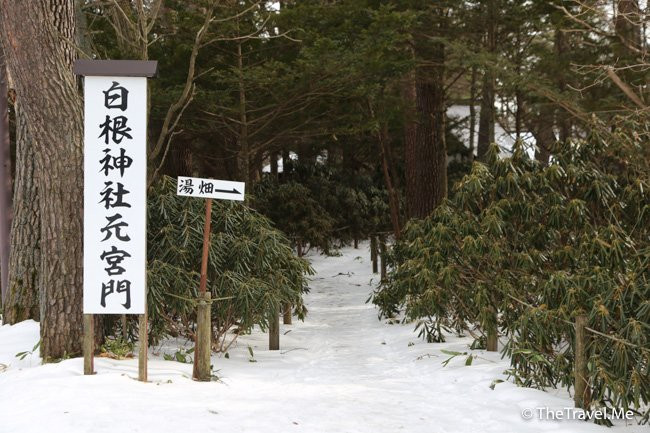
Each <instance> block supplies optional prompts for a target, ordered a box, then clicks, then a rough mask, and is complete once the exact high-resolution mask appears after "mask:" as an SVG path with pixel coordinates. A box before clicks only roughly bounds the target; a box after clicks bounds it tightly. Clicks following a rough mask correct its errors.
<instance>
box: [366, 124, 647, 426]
mask: <svg viewBox="0 0 650 433" xmlns="http://www.w3.org/2000/svg"><path fill="white" fill-rule="evenodd" d="M639 125H640V124H632V125H627V128H621V129H619V132H618V133H617V134H616V135H611V134H609V133H606V134H605V135H603V136H602V137H601V136H598V135H597V134H594V135H592V137H590V138H589V140H585V141H580V142H576V143H574V144H572V145H567V146H563V147H562V148H558V149H556V153H554V161H553V162H552V163H551V164H550V165H548V166H544V165H541V164H539V163H537V162H536V161H533V160H531V159H529V158H528V157H527V156H526V154H525V153H524V152H523V151H521V149H519V150H516V151H515V154H514V155H513V157H512V158H506V159H498V158H497V157H496V151H497V150H496V148H493V149H492V153H491V155H489V158H488V162H487V164H482V163H474V166H473V168H472V171H471V173H470V174H469V175H468V176H466V177H465V178H463V179H462V181H461V182H459V183H458V185H457V187H456V190H455V194H454V196H453V198H452V199H451V200H449V201H447V202H446V203H444V204H443V205H442V206H440V207H439V208H438V209H437V210H436V211H435V212H434V214H433V215H432V216H431V217H429V218H427V219H425V220H422V221H412V222H411V223H410V224H409V225H408V226H407V227H406V229H405V231H404V233H403V238H402V240H401V241H400V242H398V243H397V244H396V246H395V248H394V251H393V252H392V258H393V260H394V262H395V267H394V271H393V272H391V274H390V277H389V280H388V281H387V282H386V283H385V284H383V285H382V286H381V287H380V289H378V291H377V292H376V293H375V295H374V298H373V300H374V302H375V303H376V304H377V305H378V306H379V307H380V309H381V311H382V313H383V314H384V315H387V316H392V315H395V314H396V313H397V312H398V311H399V310H400V309H401V308H402V307H404V308H405V311H406V317H407V318H408V319H411V320H417V321H419V324H418V327H419V328H420V329H421V330H422V332H421V335H422V336H424V337H425V338H427V340H429V341H440V340H441V339H444V335H443V332H442V330H445V329H446V330H451V329H454V330H458V331H464V330H468V329H472V328H478V329H479V330H486V329H489V328H491V327H493V326H498V328H499V329H500V330H501V332H502V335H505V337H506V338H507V344H506V346H505V350H504V354H505V355H508V356H510V357H511V366H512V367H511V369H510V370H509V371H508V372H509V374H510V375H511V376H512V377H513V378H514V380H515V382H516V383H518V384H521V385H524V386H534V387H542V388H543V387H549V386H550V387H556V386H564V387H567V388H570V387H571V386H572V384H573V339H574V332H573V326H572V323H573V321H574V317H575V315H576V314H579V313H583V312H584V313H586V314H587V315H588V317H589V322H588V326H589V328H591V329H593V330H594V331H597V332H599V333H602V334H605V335H607V336H611V337H612V338H606V337H604V336H602V335H597V334H596V333H594V332H593V331H589V332H588V334H589V335H590V340H589V342H588V346H587V350H588V355H589V357H588V359H589V365H588V369H589V385H590V387H591V390H592V394H593V401H594V403H595V404H596V405H604V406H614V407H623V408H632V409H636V410H641V411H645V414H644V417H643V419H642V421H643V422H647V421H648V416H649V415H650V412H648V404H649V403H650V372H649V368H650V366H649V362H650V190H649V188H650V166H649V160H648V155H647V151H644V147H643V146H645V144H644V142H643V141H642V138H640V137H639V134H641V133H642V131H643V129H642V128H640V126H639ZM619 126H620V125H619ZM630 127H634V128H636V130H637V131H639V132H638V133H635V134H632V135H627V134H626V133H624V132H622V131H630V130H631V129H630ZM595 130H601V129H600V126H597V127H596V128H595ZM646 139H647V138H646ZM644 152H646V153H644ZM495 311H498V314H495V313H494V312H495Z"/></svg>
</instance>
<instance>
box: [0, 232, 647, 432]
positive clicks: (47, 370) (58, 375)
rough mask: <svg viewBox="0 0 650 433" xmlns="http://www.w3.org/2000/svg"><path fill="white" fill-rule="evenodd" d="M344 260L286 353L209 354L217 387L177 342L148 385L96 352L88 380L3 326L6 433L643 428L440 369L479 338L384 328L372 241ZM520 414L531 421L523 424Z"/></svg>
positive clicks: (486, 360)
mask: <svg viewBox="0 0 650 433" xmlns="http://www.w3.org/2000/svg"><path fill="white" fill-rule="evenodd" d="M342 253H343V255H342V256H340V257H322V256H311V257H310V258H311V260H312V261H313V265H314V267H315V269H316V270H317V275H316V276H315V277H314V278H313V283H312V285H311V286H312V290H311V293H310V294H309V295H307V298H306V301H307V307H308V308H309V316H308V318H307V320H306V321H305V322H304V323H302V322H299V321H296V320H294V324H293V325H282V333H283V334H284V335H282V336H281V342H280V344H281V349H282V350H280V351H276V352H270V351H268V350H267V341H268V339H267V335H266V334H262V333H261V332H259V331H256V332H253V334H252V335H250V336H246V337H243V338H241V339H240V340H239V343H238V346H237V347H236V348H235V349H233V350H231V351H230V358H229V359H225V358H217V357H214V358H213V364H214V365H215V368H216V369H217V370H218V372H217V375H218V376H219V377H220V378H221V381H220V382H210V383H198V382H193V381H192V380H191V379H190V376H191V371H192V366H191V365H190V364H182V363H178V362H173V361H164V360H163V359H162V354H163V353H173V352H174V351H175V350H176V347H173V346H172V345H170V344H169V343H167V344H166V345H163V346H161V347H154V348H152V349H151V356H150V361H149V378H150V380H151V383H146V384H145V383H140V382H138V381H137V380H136V379H135V378H136V377H137V360H124V361H116V360H111V359H106V358H97V359H96V360H95V369H96V371H97V374H96V375H94V376H83V375H82V370H83V368H82V359H80V358H76V359H70V360H66V361H63V362H61V363H59V364H49V365H40V360H39V358H38V353H34V354H33V355H29V354H28V355H27V356H26V357H25V358H24V359H23V360H19V359H18V358H17V357H16V356H15V355H16V353H18V352H23V351H30V350H32V348H33V346H34V344H35V343H36V342H37V341H38V324H37V323H35V322H24V323H21V324H18V325H15V326H2V327H0V363H2V364H4V365H6V366H7V367H6V368H5V369H4V372H0V433H19V432H20V433H31V432H34V433H36V432H38V433H42V432H43V431H47V432H48V433H56V432H65V433H86V432H93V433H101V432H155V433H164V432H181V431H190V432H191V431H202V432H213V431H214V432H220V433H223V432H228V433H230V432H264V433H274V432H278V433H280V432H281V433H286V432H296V433H299V432H327V433H329V432H336V433H338V432H341V433H343V432H345V433H347V432H369V433H370V432H372V433H384V432H385V433H394V432H423V433H424V432H426V433H447V432H458V433H471V432H499V433H506V432H516V433H532V432H566V433H569V432H571V433H583V432H584V433H587V432H600V433H606V432H608V431H610V432H611V431H613V432H616V433H620V432H624V433H637V432H641V431H644V432H647V431H648V427H647V426H637V425H636V424H634V423H630V425H629V426H627V427H626V426H625V422H618V423H617V425H616V427H614V428H613V429H611V430H607V429H606V428H605V427H599V426H597V425H595V424H592V423H586V422H583V421H566V420H564V421H557V420H556V421H550V420H539V419H536V418H537V416H536V415H535V414H536V413H537V409H536V408H540V407H548V408H550V409H557V410H559V409H562V408H565V407H571V406H572V401H571V399H570V397H569V395H567V394H566V393H565V392H563V391H559V392H554V393H546V392H542V391H538V390H533V389H525V388H518V387H516V386H515V385H514V384H512V383H508V382H504V383H498V384H496V386H495V387H494V390H492V389H490V385H491V384H492V383H493V381H494V380H495V379H505V377H504V376H503V374H502V372H503V371H504V370H505V369H506V368H507V365H508V363H507V362H506V361H504V360H502V359H501V358H500V355H498V354H494V353H485V352H483V351H480V350H479V351H473V352H472V353H473V354H475V355H477V358H476V359H474V362H473V363H472V365H470V366H465V359H466V356H462V357H456V358H454V359H452V360H451V361H450V362H449V364H448V365H447V366H443V365H442V362H443V361H445V360H446V359H448V358H449V355H446V354H444V353H442V352H441V349H444V350H450V351H459V352H466V351H468V352H469V349H468V345H469V344H470V343H471V341H470V338H454V337H451V338H449V340H448V342H447V343H442V344H426V343H424V342H423V341H421V340H419V339H418V338H417V336H416V335H415V334H414V333H413V326H412V325H411V324H407V325H389V324H386V323H385V322H382V321H379V320H377V312H376V310H375V309H374V307H373V306H372V305H370V304H367V303H366V299H367V298H368V295H369V293H370V291H371V289H372V287H373V285H374V284H376V282H377V276H374V275H372V274H371V272H370V263H369V260H368V255H369V254H368V252H367V244H362V246H361V248H360V249H358V250H354V249H352V248H347V249H344V250H342ZM249 346H250V347H251V348H252V350H253V354H254V360H255V361H256V362H250V354H249V351H248V347H249ZM187 347H188V348H189V347H191V345H190V344H189V343H187ZM36 352H38V351H36ZM2 369H3V367H2V365H0V370H2ZM525 409H532V410H533V411H534V412H533V418H534V419H532V420H525V419H523V418H522V415H521V413H522V411H523V410H525Z"/></svg>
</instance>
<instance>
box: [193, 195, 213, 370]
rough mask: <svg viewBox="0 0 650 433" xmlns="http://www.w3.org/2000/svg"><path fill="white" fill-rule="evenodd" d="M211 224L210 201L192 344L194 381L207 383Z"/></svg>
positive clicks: (209, 340)
mask: <svg viewBox="0 0 650 433" xmlns="http://www.w3.org/2000/svg"><path fill="white" fill-rule="evenodd" d="M211 224H212V199H211V198H209V199H207V200H206V202H205V223H204V225H203V253H202V256H201V282H200V283H199V302H198V304H197V307H196V341H195V342H194V368H193V374H192V377H193V378H194V380H198V381H201V382H209V381H210V380H211V379H212V369H211V368H210V355H211V354H212V318H211V317H210V313H211V309H212V308H211V302H210V297H211V294H210V293H209V292H207V291H206V288H207V284H208V257H209V255H210V226H211Z"/></svg>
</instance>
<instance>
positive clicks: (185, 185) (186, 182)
mask: <svg viewBox="0 0 650 433" xmlns="http://www.w3.org/2000/svg"><path fill="white" fill-rule="evenodd" d="M180 182H181V184H180V185H179V186H178V192H179V193H184V194H192V193H193V192H194V185H192V179H181V180H180Z"/></svg>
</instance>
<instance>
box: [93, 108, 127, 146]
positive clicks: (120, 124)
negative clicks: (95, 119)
mask: <svg viewBox="0 0 650 433" xmlns="http://www.w3.org/2000/svg"><path fill="white" fill-rule="evenodd" d="M128 120H129V119H127V118H126V117H124V116H116V117H114V118H113V119H111V116H109V115H108V114H107V115H106V121H105V122H104V123H102V124H101V125H99V127H100V128H102V133H101V134H99V138H102V137H104V142H105V143H106V144H108V142H109V140H112V141H113V143H116V144H120V143H121V142H122V139H123V138H124V137H126V138H129V139H131V138H133V137H131V134H129V132H130V131H131V128H129V127H128V126H126V122H127V121H128ZM111 123H113V126H111ZM109 133H110V134H109Z"/></svg>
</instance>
